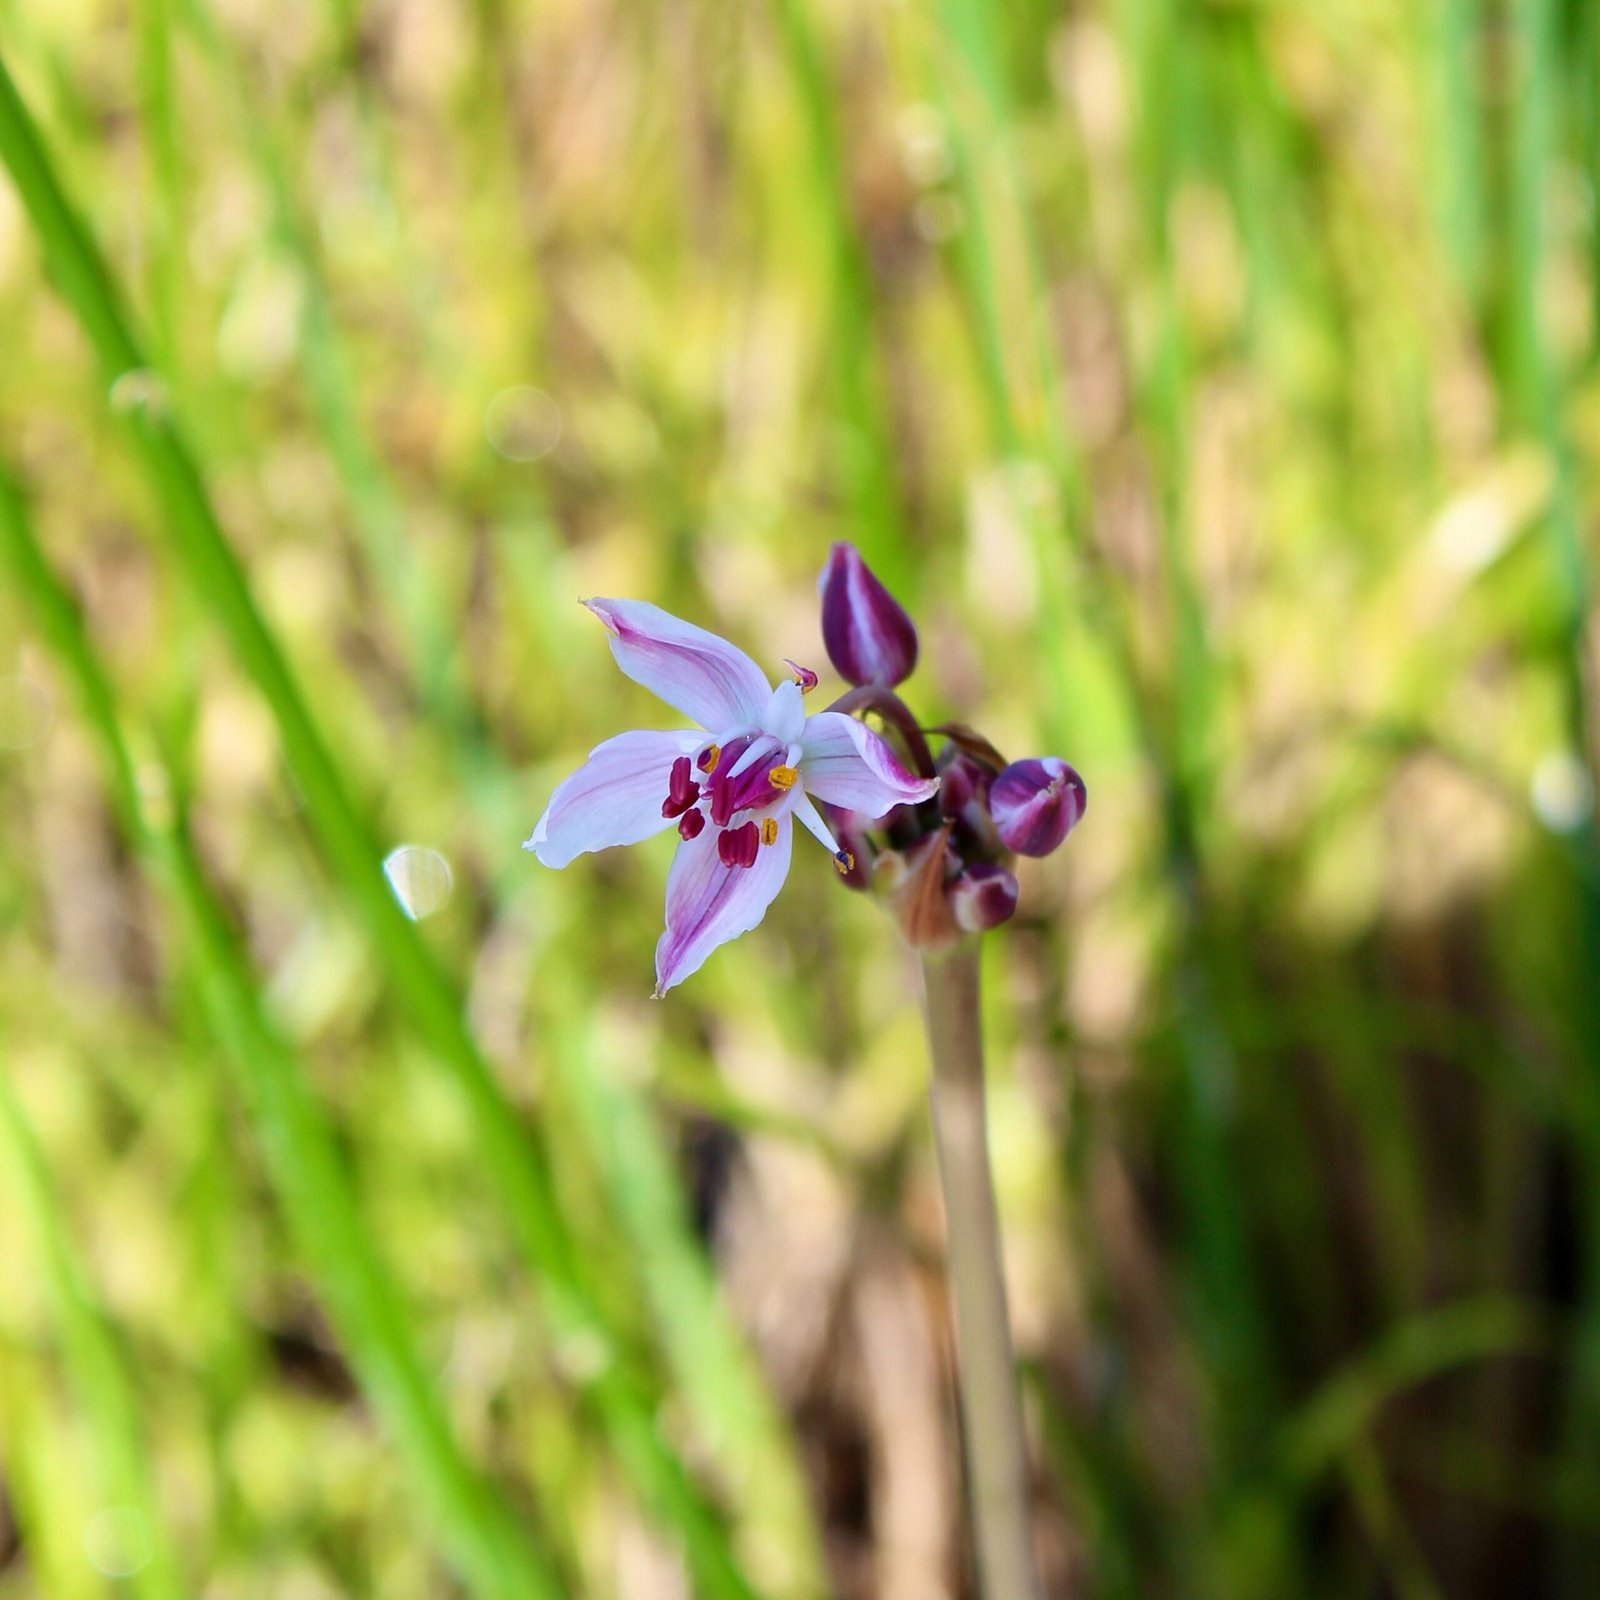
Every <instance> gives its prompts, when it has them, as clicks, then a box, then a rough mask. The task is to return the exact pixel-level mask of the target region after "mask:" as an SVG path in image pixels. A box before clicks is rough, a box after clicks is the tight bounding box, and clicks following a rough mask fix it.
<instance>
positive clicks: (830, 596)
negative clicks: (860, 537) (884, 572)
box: [817, 543, 917, 688]
mask: <svg viewBox="0 0 1600 1600" xmlns="http://www.w3.org/2000/svg"><path fill="white" fill-rule="evenodd" d="M817 592H818V593H819V594H820V595H821V596H822V642H823V644H824V645H825V646H827V650H828V659H829V660H830V661H831V662H832V663H833V665H834V670H835V671H837V672H838V674H839V676H840V677H841V678H844V679H845V680H846V681H847V682H849V683H853V684H856V685H857V686H858V687H859V686H860V685H863V684H869V683H874V684H881V685H883V686H884V687H885V688H893V687H894V685H895V684H897V683H900V682H902V681H903V680H905V679H906V678H908V677H910V676H911V669H912V668H913V667H915V666H916V664H917V630H916V628H915V626H913V624H912V621H911V618H910V617H908V616H907V615H906V614H905V611H904V610H903V609H902V608H901V606H900V604H899V602H898V601H896V599H895V598H894V596H893V595H891V594H890V593H889V591H888V590H887V589H885V588H884V586H883V585H882V584H881V583H879V581H878V580H877V578H876V577H874V576H873V573H872V570H871V568H869V567H868V566H867V564H866V562H865V561H863V560H862V559H861V552H860V551H859V550H857V549H856V547H855V546H854V545H852V544H844V543H839V544H835V545H834V546H833V548H832V549H831V550H830V551H829V552H828V564H827V566H825V567H824V568H823V569H822V577H821V579H820V580H819V581H818V584H817Z"/></svg>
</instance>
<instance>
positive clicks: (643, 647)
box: [524, 544, 1084, 994]
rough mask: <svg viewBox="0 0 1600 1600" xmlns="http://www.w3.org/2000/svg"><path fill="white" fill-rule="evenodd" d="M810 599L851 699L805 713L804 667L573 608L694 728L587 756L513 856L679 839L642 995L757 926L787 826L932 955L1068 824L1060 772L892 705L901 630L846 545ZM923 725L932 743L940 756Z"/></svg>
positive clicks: (628, 609)
mask: <svg viewBox="0 0 1600 1600" xmlns="http://www.w3.org/2000/svg"><path fill="white" fill-rule="evenodd" d="M820 588H821V594H822V635H823V643H824V645H825V646H826V648H827V652H828V657H829V659H830V660H831V661H832V662H833V665H834V666H835V668H836V669H837V670H838V672H839V674H840V676H842V677H843V678H845V679H846V680H847V681H848V682H849V683H851V684H853V685H854V687H853V688H852V689H851V690H850V691H849V692H848V693H847V694H845V695H844V696H843V697H842V698H840V699H839V700H837V701H835V702H834V704H833V705H832V706H830V707H829V708H828V709H826V710H824V711H818V712H813V713H811V714H810V715H807V713H806V709H805V705H804V697H805V696H806V695H808V694H809V693H811V691H812V690H814V689H815V688H816V686H817V681H818V680H817V674H816V673H815V672H813V671H811V670H810V669H809V668H806V667H800V666H797V665H796V664H795V663H794V662H786V663H785V664H786V665H787V666H788V667H789V668H790V671H791V673H792V676H791V677H790V678H788V679H787V680H785V681H784V682H782V683H779V684H778V685H777V687H776V688H774V687H773V686H772V685H770V684H769V683H768V682H767V678H766V675H765V674H764V673H763V672H762V671H761V669H760V668H759V667H758V666H757V665H756V664H755V662H754V661H752V660H751V659H750V657H749V656H747V655H745V653H744V652H743V651H742V650H739V649H737V648H736V647H735V646H733V645H731V644H729V643H728V642H727V641H726V640H724V639H719V638H718V637H717V636H716V635H715V634H713V633H708V632H706V630H705V629H703V628H697V627H695V626H694V625H693V624H692V623H688V622H684V621H681V620H680V619H679V618H677V617H673V616H669V615H668V614H667V613H666V612H665V611H662V610H660V609H659V608H658V607H656V606H652V605H647V604H644V603H643V602H640V601H631V600H586V601H585V602H584V604H585V605H586V606H587V607H588V608H589V610H590V611H592V612H593V613H594V614H595V616H596V617H598V618H599V620H600V621H601V623H602V624H603V625H604V626H605V628H606V631H607V633H608V635H609V642H610V646H611V653H612V656H613V657H614V658H615V660H616V663H617V665H618V666H619V667H620V668H621V669H622V670H623V672H624V673H626V674H627V676H628V677H630V678H632V679H633V680H634V681H635V682H636V683H640V684H643V685H644V686H645V687H646V688H647V689H650V690H651V691H652V692H653V693H655V694H656V695H658V696H659V697H660V698H661V699H662V700H664V701H666V703H667V704H668V705H670V706H672V707H673V708H674V709H676V710H677V711H679V712H681V713H682V714H683V715H684V716H686V717H688V718H690V719H691V720H692V721H693V722H695V723H696V724H697V726H696V727H695V728H692V729H686V730H682V731H671V732H631V733H622V734H618V735H617V736H616V737H615V738H613V739H608V740H606V741H605V743H604V744H600V745H597V746H596V747H595V748H594V749H593V750H592V751H591V752H590V753H589V759H588V761H587V762H586V763H585V764H584V765H583V766H582V767H580V768H579V769H578V771H577V772H575V773H573V775H572V776H571V777H570V778H568V779H567V780H566V781H565V782H564V783H562V784H560V785H559V786H558V787H557V788H556V791H555V793H554V794H553V795H552V796H551V797H550V803H549V805H548V806H547V807H546V808H545V812H544V815H543V816H542V817H540V819H539V822H538V825H537V826H536V827H535V828H534V830H533V836H532V837H531V838H530V839H529V840H528V841H527V843H526V845H525V846H524V848H525V849H528V850H531V851H533V852H534V854H535V855H537V856H538V858H539V860H540V861H542V862H543V863H544V864H545V865H546V866H549V867H564V866H566V865H567V864H568V862H570V861H572V860H573V859H574V857H576V856H579V855H581V854H583V853H585V852H586V851H590V850H603V849H606V848H608V847H610V846H612V845H620V844H635V843H638V842H639V841H640V840H642V839H646V838H648V837H650V836H651V835H652V834H655V833H660V832H663V831H664V830H666V829H667V828H669V827H671V828H676V830H677V834H678V841H679V842H678V845H677V849H676V854H675V855H674V857H673V861H672V868H671V871H670V872H669V873H668V876H667V906H666V929H665V931H664V932H663V933H662V935H661V938H660V940H659V941H658V942H657V945H656V993H657V994H664V993H665V992H666V991H667V990H668V989H670V988H672V987H673V986H674V985H675V984H678V983H681V982H682V981H683V980H684V979H685V978H687V977H688V976H689V975H690V974H691V973H693V972H695V971H697V970H698V969H699V967H700V965H701V963H702V962H704V961H705V959H706V957H707V956H708V955H710V954H711V952H712V951H713V950H715V949H716V948H717V946H718V945H720V944H724V943H726V942H727V941H728V940H730V939H733V938H736V937H737V936H738V935H739V934H741V933H745V932H748V930H749V929H751V928H753V927H755V925H756V924H757V923H758V922H760V920H761V918H762V917H763V916H764V915H765V914H766V910H767V907H768V906H769V905H770V904H771V903H772V901H773V899H774V898H775V897H776V895H777V893H778V890H779V889H780V888H781V887H782V886H783V881H784V879H785V878H786V877H787V876H788V873H789V857H790V844H791V836H792V830H793V824H794V823H795V822H798V823H799V824H800V825H801V827H803V828H805V829H806V831H807V832H809V833H811V834H812V835H814V836H815V837H816V838H817V839H818V840H820V841H821V843H822V844H823V845H824V847H825V848H826V849H827V850H828V852H829V854H830V855H832V857H833V859H834V863H835V865H836V866H837V868H838V870H839V872H840V873H841V875H842V876H843V877H844V879H845V881H846V882H847V883H850V884H851V885H852V886H857V887H865V886H866V885H867V884H868V883H871V884H873V885H874V886H879V887H881V888H882V889H883V890H884V891H885V893H886V894H887V895H888V897H889V899H890V902H891V904H892V905H893V906H894V907H895V909H896V912H897V914H898V916H899V920H900V925H901V928H902V929H903V930H904V932H905V934H906V936H907V937H908V938H909V939H910V940H911V941H912V942H913V943H915V944H918V945H933V944H938V943H941V942H944V941H946V940H949V939H954V938H957V937H959V936H960V934H961V933H962V932H964V931H979V930H982V929H984V928H992V927H994V926H995V925H996V924H998V923H1000V922H1003V921H1005V919H1006V918H1007V917H1009V916H1010V915H1011V913H1012V911H1013V910H1014V909H1015V908H1016V902H1017V883H1016V879H1015V878H1014V877H1013V876H1012V874H1011V872H1010V870H1009V869H1008V867H1007V866H1006V864H1005V863H1006V861H1007V859H1008V858H1009V854H1010V852H1012V851H1016V852H1020V853H1022V854H1025V855H1044V854H1046V853H1047V852H1048V851H1050V850H1053V849H1054V848H1055V847H1056V846H1057V845H1058V844H1060V842H1061V841H1062V839H1064V838H1065V837H1066V835H1067V833H1068V831H1069V830H1070V829H1071V828H1072V827H1073V825H1074V824H1075V823H1076V822H1077V820H1078V818H1079V817H1080V816H1082V814H1083V806H1084V788H1083V781H1082V779H1080V778H1079V777H1078V775H1077V773H1076V772H1074V771H1073V770H1072V768H1071V767H1069V766H1067V764H1066V763H1065V762H1063V761H1058V760H1056V759H1055V758H1053V757H1048V758H1045V759H1043V760H1033V761H1019V762H1014V763H1012V764H1011V765H1009V766H1008V765H1007V764H1006V763H1005V761H1004V760H1003V759H1002V758H1001V757H1000V756H999V755H998V754H997V753H996V751H995V750H994V748H993V746H991V745H990V744H988V743H987V742H986V741H985V740H984V739H982V738H981V737H980V736H979V735H977V734H975V733H973V732H972V731H971V730H970V729H968V728H964V727H961V726H959V725H955V724H950V725H945V726H942V727H937V728H922V727H919V726H918V725H917V723H916V721H915V719H914V718H913V717H912V715H911V713H910V711H909V710H908V709H907V708H906V706H905V705H904V703H903V702H902V701H901V700H900V698H899V697H898V696H897V695H896V694H895V693H894V689H895V686H896V685H898V684H899V683H900V682H902V681H903V680H904V679H905V677H906V676H907V675H908V674H909V673H910V672H911V669H912V668H913V667H914V666H915V665H916V660H917V633H916V629H915V627H914V626H913V625H912V622H911V619H910V618H909V617H908V616H907V615H906V614H905V612H904V611H903V610H902V609H901V608H900V606H899V605H897V604H896V602H895V600H894V599H893V597H892V596H891V595H890V594H889V592H888V591H887V590H886V589H885V588H884V587H883V585H882V584H881V583H880V582H879V581H878V579H877V578H876V577H875V576H874V575H873V573H872V572H871V571H870V570H869V569H868V568H867V565H866V563H865V562H863V561H862V559H861V557H860V555H859V554H858V553H857V552H856V551H855V549H854V548H853V547H851V546H849V545H845V544H838V545H835V546H834V547H833V550H832V553H831V554H830V556H829V560H828V565H827V567H826V568H825V569H824V571H823V574H822V581H821V585H820ZM867 715H875V716H877V717H878V718H879V719H880V722H881V724H882V727H883V729H884V732H883V734H881V735H880V734H879V733H877V732H875V731H874V730H873V729H871V728H869V727H867V726H866V724H865V722H863V721H862V720H861V718H862V717H864V716H867ZM930 733H931V734H934V735H936V736H942V738H943V739H944V741H945V742H944V747H943V749H942V750H941V752H940V754H939V756H938V759H937V760H935V759H934V757H933V756H932V754H931V752H930V749H929V745H928V735H929V734H930ZM814 802H817V803H820V804H821V806H822V807H823V809H824V811H825V812H826V813H827V815H826V817H825V816H824V815H823V813H822V812H819V810H818V804H817V803H814ZM830 821H831V822H832V823H833V826H832V827H830V826H829V823H830Z"/></svg>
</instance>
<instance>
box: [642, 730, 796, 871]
mask: <svg viewBox="0 0 1600 1600" xmlns="http://www.w3.org/2000/svg"><path fill="white" fill-rule="evenodd" d="M795 749H796V747H795V746H793V745H790V746H788V747H787V748H785V747H784V746H783V745H781V744H780V743H779V742H778V741H777V740H776V739H775V738H773V736H772V735H771V734H769V733H761V732H750V733H737V734H735V735H734V736H733V737H732V738H730V739H729V740H728V741H727V743H726V744H721V745H719V744H717V743H716V742H715V741H712V742H709V743H707V744H705V745H703V746H702V747H701V748H700V749H699V750H698V751H697V752H696V753H695V755H694V756H693V757H690V756H679V757H678V758H677V760H676V761H674V762H673V763H672V772H671V775H670V776H669V778H668V780H667V797H666V799H665V800H663V801H662V802H661V815H662V816H664V817H676V818H677V819H678V836H679V837H680V838H682V839H698V838H699V837H700V835H701V834H702V833H704V832H705V828H706V823H707V822H710V823H711V825H712V826H713V827H714V828H716V829H717V830H718V832H717V859H718V860H719V861H721V862H722V864H723V865H724V866H725V867H753V866H754V865H755V863H756V857H757V856H758V855H759V853H760V849H761V846H762V845H773V844H776V843H777V842H778V819H777V818H776V817H772V816H767V817H761V818H759V819H756V818H749V817H747V818H746V819H745V820H744V821H743V822H741V823H740V824H739V825H738V826H737V827H734V826H732V823H733V819H734V818H735V817H736V816H737V815H739V813H740V812H749V811H765V810H768V809H769V808H770V807H772V806H774V805H776V804H777V803H778V801H779V800H781V799H782V798H783V797H784V795H786V794H787V793H788V792H789V791H790V790H791V789H793V788H794V787H795V785H796V784H797V783H799V781H800V769H799V767H798V766H796V765H793V764H792V757H793V755H794V753H795ZM697 773H698V774H699V776H698V777H696V774H697Z"/></svg>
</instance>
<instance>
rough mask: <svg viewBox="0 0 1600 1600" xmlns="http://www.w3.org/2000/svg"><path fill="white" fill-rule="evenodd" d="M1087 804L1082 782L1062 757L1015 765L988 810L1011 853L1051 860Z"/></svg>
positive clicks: (993, 791) (998, 782)
mask: <svg viewBox="0 0 1600 1600" xmlns="http://www.w3.org/2000/svg"><path fill="white" fill-rule="evenodd" d="M1087 803H1088V794H1087V791H1086V790H1085V789H1084V786H1083V779H1082V778H1080V777H1079V776H1078V774H1077V773H1076V772H1075V771H1074V770H1073V769H1072V768H1071V767H1069V766H1068V765H1067V763H1066V762H1065V761H1062V760H1061V759H1060V758H1059V757H1057V756H1042V757H1029V759H1028V760H1026V761H1013V762H1012V763H1011V765H1010V766H1009V767H1007V768H1006V769H1005V771H1004V772H1002V773H1001V774H1000V776H999V777H998V778H996V779H995V780H994V783H993V785H992V786H991V787H990V790H989V811H990V814H991V815H992V816H993V817H994V825H995V827H996V828H997V829H998V830H999V834H1000V837H1001V839H1002V840H1003V841H1004V842H1005V846H1006V848H1007V849H1008V850H1015V851H1016V852H1017V854H1018V855H1023V856H1047V855H1049V854H1050V852H1051V851H1052V850H1054V849H1055V848H1056V846H1057V845H1059V844H1060V843H1061V841H1062V840H1063V839H1065V838H1066V836H1067V835H1068V834H1069V833H1071V832H1072V830H1073V828H1075V827H1076V826H1077V824H1078V819H1079V818H1080V817H1081V816H1082V815H1083V811H1084V806H1085V805H1086V804H1087Z"/></svg>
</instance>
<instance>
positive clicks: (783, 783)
mask: <svg viewBox="0 0 1600 1600" xmlns="http://www.w3.org/2000/svg"><path fill="white" fill-rule="evenodd" d="M799 781H800V769H799V768H798V767H774V768H773V769H772V771H771V772H769V773H768V774H767V782H768V783H770V784H771V785H772V787H773V788H774V789H792V788H794V786H795V785H796V784H797V783H798V782H799Z"/></svg>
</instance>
